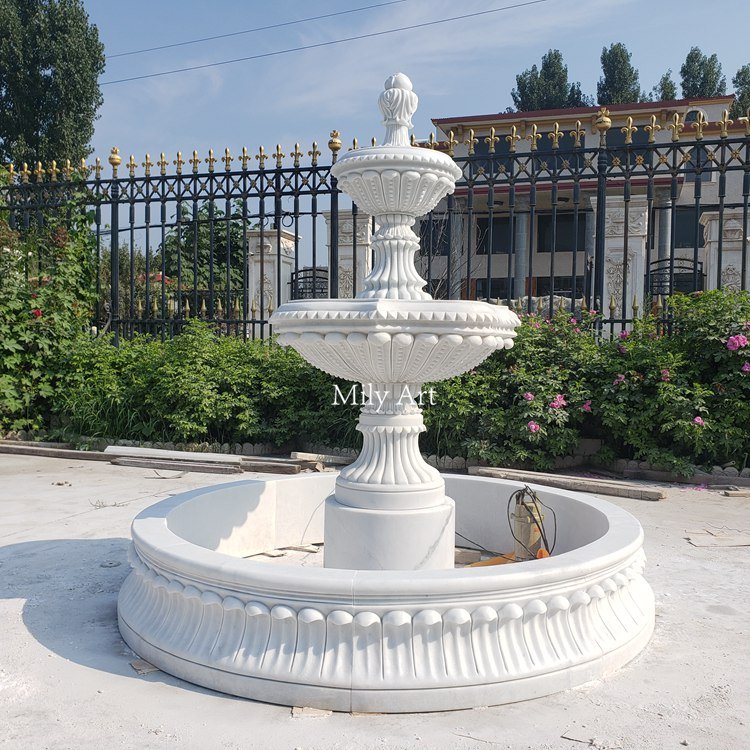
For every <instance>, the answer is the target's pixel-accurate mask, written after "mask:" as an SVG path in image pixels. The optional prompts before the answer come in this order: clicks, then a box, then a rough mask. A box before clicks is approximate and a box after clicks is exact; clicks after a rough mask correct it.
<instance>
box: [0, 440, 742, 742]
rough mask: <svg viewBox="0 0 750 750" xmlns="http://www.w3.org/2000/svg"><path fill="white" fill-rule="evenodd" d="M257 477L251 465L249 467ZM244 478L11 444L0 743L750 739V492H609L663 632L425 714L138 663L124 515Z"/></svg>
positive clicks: (0, 477)
mask: <svg viewBox="0 0 750 750" xmlns="http://www.w3.org/2000/svg"><path fill="white" fill-rule="evenodd" d="M246 476H251V475H246ZM234 479H236V477H234V476H221V475H212V474H185V475H183V476H175V472H159V473H158V475H157V473H156V472H154V471H153V470H150V469H135V468H125V467H115V466H111V465H109V464H105V463H99V462H94V461H76V460H62V459H52V458H37V457H32V456H9V455H2V454H0V748H14V749H15V748H24V749H27V748H28V749H29V750H43V749H46V748H49V749H53V748H54V749H57V748H65V749H67V748H75V749H76V750H86V749H88V748H97V749H98V748H107V749H108V750H109V749H113V750H114V749H117V748H128V749H130V748H169V747H179V748H201V750H209V749H213V748H242V749H243V750H247V749H248V748H264V749H266V748H290V749H292V748H305V749H306V750H308V749H312V748H315V749H318V748H340V749H341V750H345V749H346V750H348V749H349V748H363V749H364V748H422V747H423V748H430V749H431V750H432V749H434V748H457V749H461V748H513V749H516V748H518V749H522V750H525V749H527V748H528V749H529V750H531V749H533V750H578V748H585V747H592V748H598V749H599V750H605V749H607V748H608V749H610V750H614V749H616V748H617V749H622V750H631V749H632V750H650V749H651V748H653V749H654V750H655V749H656V748H658V749H659V750H664V749H665V748H677V749H678V748H681V747H685V746H687V747H689V748H702V749H703V748H704V749H705V750H724V749H725V748H726V749H731V750H738V749H740V748H747V747H750V697H749V695H750V688H748V679H747V671H748V667H749V666H750V575H748V572H747V571H748V566H749V565H750V547H725V548H717V547H694V546H692V545H691V544H690V543H689V542H688V541H687V540H686V536H687V534H686V531H694V530H697V529H702V528H705V527H707V526H708V525H714V526H722V525H725V526H727V527H730V528H734V529H744V530H750V498H736V497H735V498H727V497H723V496H722V495H720V494H719V493H718V492H716V491H708V490H702V491H701V490H700V489H698V490H696V489H687V488H682V487H679V486H672V487H670V489H669V493H668V499H666V500H664V501H661V502H646V501H641V500H625V499H619V498H608V499H610V500H612V501H613V502H615V503H616V504H617V505H620V506H621V507H623V508H626V509H627V510H629V511H630V512H631V513H633V514H634V515H635V516H637V517H638V518H639V519H640V521H641V523H642V524H643V526H644V529H645V532H646V552H647V555H648V566H647V572H646V575H647V577H648V580H649V581H650V583H651V585H652V586H653V588H654V591H655V592H656V601H657V610H656V611H657V615H656V618H657V619H656V632H655V635H654V637H653V640H652V641H651V643H650V644H649V646H648V647H647V648H646V650H645V651H644V652H643V653H642V654H641V655H640V656H639V657H638V658H637V659H636V660H635V661H634V662H633V663H631V664H630V665H629V666H628V667H626V668H625V669H623V670H621V671H620V672H619V673H618V674H616V675H614V676H612V677H610V678H608V679H606V680H602V681H598V682H595V683H591V684H589V685H586V686H584V687H582V688H578V689H575V690H571V691H568V692H566V693H560V694H558V695H553V696H550V697H547V698H541V699H538V700H535V701H529V702H525V703H517V704H513V705H508V706H499V707H495V708H485V709H476V710H472V711H455V712H448V713H440V714H418V715H397V716H386V715H349V714H328V715H317V714H314V715H308V714H306V713H305V712H302V715H300V716H297V717H295V716H293V715H292V712H291V711H290V709H289V708H284V707H280V706H272V705H267V704H263V703H254V702H252V701H248V700H243V699H237V698H231V697H227V696H225V695H220V694H218V693H214V692H212V691H210V690H205V689H203V688H198V687H195V686H193V685H190V684H188V683H185V682H182V681H180V680H177V679H174V678H172V677H170V676H169V675H166V674H164V673H162V672H158V671H157V672H153V673H151V674H147V675H139V674H137V673H136V671H135V670H134V669H133V668H132V667H131V662H132V661H133V660H134V659H135V656H134V654H133V653H132V652H131V651H130V650H129V649H128V648H127V647H126V645H125V644H124V643H123V641H122V640H121V639H120V636H119V633H118V630H117V620H116V601H117V592H118V590H119V588H120V585H121V584H122V582H123V580H124V579H125V577H126V575H127V573H128V564H127V561H126V549H127V546H128V543H129V541H128V540H129V527H130V522H131V520H132V518H133V516H135V514H136V513H137V512H138V511H140V510H141V509H142V508H145V507H146V506H148V505H150V504H152V503H154V502H156V501H157V500H159V499H161V498H163V497H165V496H166V495H168V494H172V493H174V492H178V491H182V490H186V489H189V488H193V487H197V486H200V485H204V484H216V483H220V482H226V481H233V480H234Z"/></svg>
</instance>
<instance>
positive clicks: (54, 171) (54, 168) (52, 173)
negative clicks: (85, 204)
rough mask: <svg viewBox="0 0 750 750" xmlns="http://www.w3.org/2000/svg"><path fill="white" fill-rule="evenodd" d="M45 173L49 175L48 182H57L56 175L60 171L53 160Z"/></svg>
mask: <svg viewBox="0 0 750 750" xmlns="http://www.w3.org/2000/svg"><path fill="white" fill-rule="evenodd" d="M47 172H48V173H49V178H50V180H52V182H57V175H58V174H59V172H60V170H59V169H58V168H57V162H56V161H55V160H54V159H53V160H52V161H51V162H50V167H49V169H48V170H47Z"/></svg>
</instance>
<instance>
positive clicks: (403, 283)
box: [357, 226, 431, 300]
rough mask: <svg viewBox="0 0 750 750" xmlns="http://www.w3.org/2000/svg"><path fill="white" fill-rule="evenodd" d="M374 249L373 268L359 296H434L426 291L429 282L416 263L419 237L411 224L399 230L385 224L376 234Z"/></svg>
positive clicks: (417, 297)
mask: <svg viewBox="0 0 750 750" xmlns="http://www.w3.org/2000/svg"><path fill="white" fill-rule="evenodd" d="M398 234H400V235H401V236H400V237H399V236H398ZM372 249H373V252H374V257H373V267H372V271H371V272H370V273H369V274H368V276H367V278H366V279H365V282H364V288H363V290H362V291H361V292H360V293H359V294H358V295H357V298H358V299H421V300H426V299H431V297H430V295H429V294H428V293H427V292H425V291H423V289H424V286H425V284H426V283H427V282H426V281H425V280H424V279H423V278H422V277H421V276H420V275H419V274H418V273H417V270H416V268H415V266H414V253H415V252H416V251H417V250H418V249H419V239H418V238H417V236H416V235H415V234H414V232H412V230H411V229H410V228H409V227H408V226H404V227H403V231H402V232H399V233H396V232H393V231H390V232H389V231H387V229H386V228H381V230H379V231H378V232H377V233H376V234H375V237H374V238H373V241H372Z"/></svg>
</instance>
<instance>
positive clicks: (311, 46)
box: [99, 0, 549, 86]
mask: <svg viewBox="0 0 750 750" xmlns="http://www.w3.org/2000/svg"><path fill="white" fill-rule="evenodd" d="M546 2H549V0H528V2H524V3H516V4H514V5H506V6H503V7H502V8H493V9H491V10H480V11H477V12H476V13H464V14H463V15H460V16H453V17H451V18H441V19H438V20H437V21H425V22H423V23H416V24H413V25H411V26H400V27H399V28H396V29H385V30H384V31H373V32H371V33H369V34H359V35H357V36H349V37H345V38H343V39H332V40H330V41H328V42H318V43H317V44H306V45H304V46H302V47H289V48H287V49H280V50H276V51H275V52H263V53H261V54H258V55H250V56H248V57H236V58H234V59H233V60H221V61H219V62H215V63H205V64H204V65H191V66H190V67H187V68H175V69H174V70H163V71H161V72H160V73H147V74H145V75H142V76H131V77H130V78H118V79H116V80H114V81H102V82H101V83H100V84H99V85H100V86H111V85H113V84H115V83H128V82H130V81H142V80H144V79H146V78H159V77H161V76H169V75H173V74H175V73H187V72H188V71H191V70H204V69H205V68H215V67H218V66H220V65H231V64H232V63H238V62H246V61H248V60H260V59H261V58H264V57H276V56H277V55H285V54H288V53H289V52H302V51H304V50H308V49H317V48H319V47H328V46H330V45H333V44H343V43H344V42H354V41H358V40H360V39H372V38H373V37H378V36H385V35H386V34H395V33H397V32H399V31H411V30H413V29H423V28H425V27H427V26H437V25H438V24H441V23H450V22H452V21H461V20H463V19H465V18H476V17H477V16H486V15H489V14H490V13H500V12H501V11H504V10H513V9H515V8H525V7H526V6H529V5H539V4H540V3H546Z"/></svg>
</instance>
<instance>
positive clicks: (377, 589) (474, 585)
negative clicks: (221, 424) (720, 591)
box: [118, 473, 654, 712]
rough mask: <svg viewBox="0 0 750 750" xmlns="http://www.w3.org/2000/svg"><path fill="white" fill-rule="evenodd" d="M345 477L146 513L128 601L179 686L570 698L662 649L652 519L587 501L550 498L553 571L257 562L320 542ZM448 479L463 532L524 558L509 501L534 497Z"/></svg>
mask: <svg viewBox="0 0 750 750" xmlns="http://www.w3.org/2000/svg"><path fill="white" fill-rule="evenodd" d="M335 480H336V474H334V473H330V474H318V475H305V476H298V477H289V478H287V477H285V478H278V479H276V478H274V479H270V480H265V481H256V480H251V481H241V482H232V483H228V484H222V485H216V486H213V487H209V488H204V489H200V490H194V491H192V492H186V493H183V494H180V495H176V496H174V497H171V498H169V499H167V500H164V501H162V502H160V503H157V504H156V505H154V506H152V507H151V508H148V509H146V510H145V511H143V512H142V513H141V514H139V515H138V516H137V517H136V519H135V520H134V522H133V527H132V535H133V547H132V552H131V563H132V566H133V570H132V572H131V574H130V575H129V577H128V578H127V580H126V582H125V584H124V585H123V588H122V590H121V592H120V596H119V600H118V616H119V623H120V631H121V633H122V635H123V638H124V639H125V641H126V642H127V643H128V645H130V646H131V648H133V650H134V651H136V652H137V653H138V654H139V655H141V656H142V657H143V658H145V659H147V660H148V661H150V662H152V663H153V664H155V665H156V666H158V667H160V668H161V669H163V670H164V671H166V672H168V673H170V674H173V675H176V676H178V677H181V678H183V679H185V680H188V681H190V682H193V683H196V684H199V685H204V686H206V687H209V688H213V689H215V690H219V691H222V692H225V693H230V694H233V695H238V696H244V697H247V698H253V699H256V700H261V701H266V702H271V703H281V704H285V705H303V706H314V707H318V708H328V709H333V710H339V711H385V712H411V711H435V710H449V709H458V708H469V707H475V706H483V705H492V704H498V703H506V702H512V701H518V700H525V699H528V698H534V697H537V696H541V695H546V694H549V693H553V692H557V691H559V690H563V689H566V688H570V687H572V686H575V685H579V684H582V683H584V682H587V681H589V680H593V679H596V678H599V677H602V676H603V675H606V674H609V673H611V672H612V671H614V670H616V669H617V668H619V667H621V666H622V665H623V664H625V663H627V662H628V661H629V660H631V659H632V658H633V657H634V656H635V655H636V654H637V653H638V652H639V651H640V650H641V649H642V648H643V647H644V645H645V644H646V642H647V641H648V639H649V637H650V635H651V632H652V630H653V626H654V599H653V593H652V591H651V588H650V587H649V585H648V583H647V582H646V581H645V580H644V578H643V576H642V572H643V567H644V560H645V558H644V554H643V550H642V544H643V533H642V530H641V527H640V524H639V523H638V521H637V520H636V519H635V518H634V517H633V516H631V515H630V514H629V513H627V512H625V511H623V510H621V509H620V508H617V507H616V506H614V505H612V504H610V503H608V502H606V501H604V500H601V499H600V498H598V497H595V496H592V495H586V494H583V493H575V492H566V491H564V490H553V489H549V488H545V487H541V486H535V487H534V489H535V490H536V491H537V493H538V494H539V497H540V498H541V500H542V501H543V502H545V503H546V504H547V505H549V506H550V507H552V508H554V510H555V512H556V513H557V516H558V525H559V530H558V539H557V547H556V550H555V554H554V555H553V556H552V557H550V558H547V559H543V560H533V561H530V562H523V563H515V564H513V565H505V566H499V567H494V568H487V567H485V568H463V569H452V570H437V571H435V570H432V571H391V570H386V571H377V570H368V571H362V570H346V569H333V568H322V567H321V568H318V567H304V566H299V565H295V564H284V563H283V559H282V560H270V559H268V558H263V557H261V558H252V559H248V557H250V556H252V555H257V554H259V553H261V552H264V551H266V550H272V549H276V548H280V547H290V546H294V545H306V544H311V543H313V542H320V541H321V540H322V539H323V518H324V507H325V503H326V500H327V499H329V498H331V497H332V495H333V493H334V485H335ZM444 480H445V486H446V493H447V494H448V495H449V496H450V497H451V498H453V500H454V501H455V504H456V529H457V531H458V532H459V533H461V534H463V535H464V536H466V537H469V538H470V539H472V540H474V541H475V542H477V543H478V544H480V545H482V546H484V547H487V548H488V549H494V550H499V551H509V550H512V549H513V543H512V539H511V538H510V534H509V530H508V524H507V520H506V517H505V514H506V504H507V499H508V497H509V496H510V494H511V492H513V491H514V490H515V489H517V488H518V487H520V486H521V485H520V484H519V483H517V482H511V481H505V480H497V479H490V478H484V477H465V476H453V475H446V476H444ZM318 554H320V553H318ZM323 554H325V553H324V552H323Z"/></svg>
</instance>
